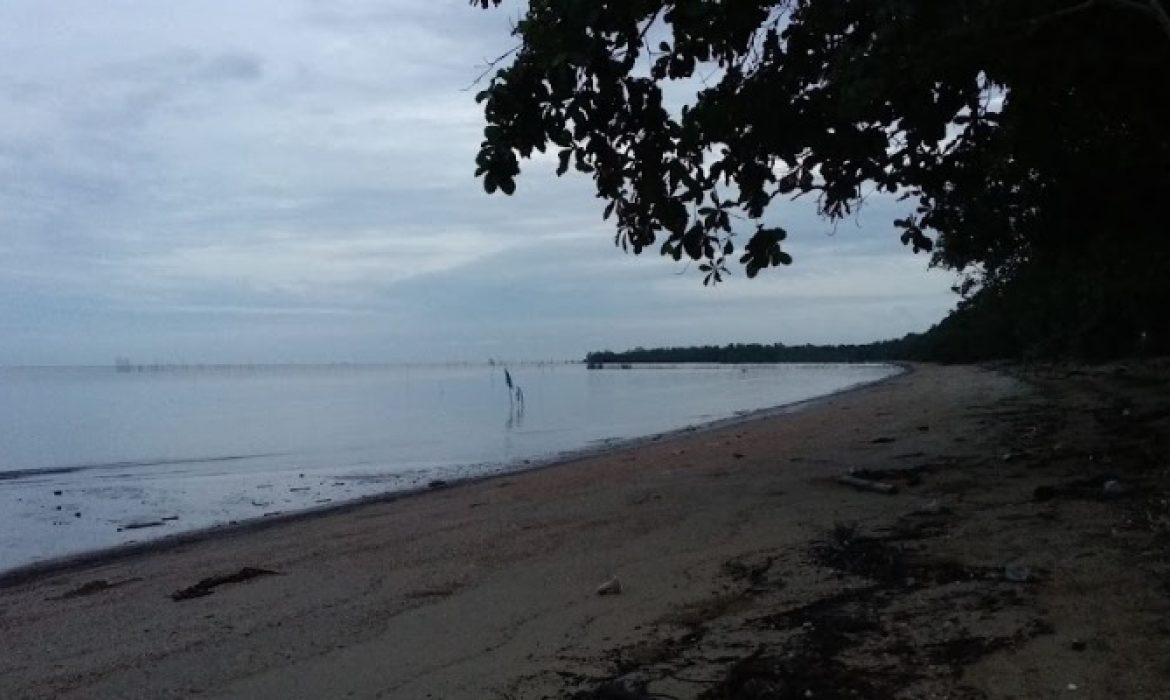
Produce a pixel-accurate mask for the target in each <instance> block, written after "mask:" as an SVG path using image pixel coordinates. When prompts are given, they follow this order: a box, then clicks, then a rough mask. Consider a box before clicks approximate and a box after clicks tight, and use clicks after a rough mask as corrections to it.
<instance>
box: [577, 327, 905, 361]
mask: <svg viewBox="0 0 1170 700" xmlns="http://www.w3.org/2000/svg"><path fill="white" fill-rule="evenodd" d="M920 338H921V336H918V335H913V334H912V335H908V336H906V337H905V338H902V339H900V340H883V341H880V342H877V343H868V344H865V345H784V344H782V343H776V344H775V345H759V344H754V343H753V344H741V343H733V344H731V345H723V346H718V345H701V346H691V347H677V348H634V349H633V350H626V351H623V352H612V351H610V350H605V351H602V352H591V353H589V354H588V355H586V356H585V362H586V363H588V364H590V365H597V364H602V365H607V364H608V365H614V364H617V365H623V364H631V363H661V364H677V363H683V362H716V363H721V364H762V363H771V362H886V361H894V360H912V359H917V358H916V357H915V356H914V352H913V347H914V345H915V343H916V342H917V341H918V340H919V339H920Z"/></svg>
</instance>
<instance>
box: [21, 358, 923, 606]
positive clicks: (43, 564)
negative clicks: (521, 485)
mask: <svg viewBox="0 0 1170 700" xmlns="http://www.w3.org/2000/svg"><path fill="white" fill-rule="evenodd" d="M864 364H874V365H883V366H890V367H897V368H898V369H899V370H900V371H897V372H893V373H891V374H889V375H888V376H885V377H882V378H881V379H877V380H873V381H867V382H861V383H858V384H855V385H852V386H848V387H846V388H844V389H841V390H839V391H834V392H830V393H828V394H823V395H821V396H816V397H814V398H811V399H805V400H802V401H796V402H793V403H788V404H781V405H777V406H771V407H768V408H762V409H757V410H752V411H747V412H744V413H739V414H736V415H732V416H727V417H724V418H718V419H715V420H712V421H708V422H704V423H697V424H694V425H688V426H684V427H681V428H676V429H673V430H668V431H665V432H661V433H652V434H649V435H643V436H638V437H632V438H623V439H616V440H613V441H606V442H602V443H597V444H593V445H588V446H585V447H581V448H578V449H573V450H566V451H564V452H558V453H554V454H551V455H548V456H547V457H544V458H539V459H531V460H527V461H517V462H511V463H508V464H499V465H490V464H481V465H474V464H468V465H465V466H469V467H470V466H481V467H484V468H485V469H486V470H488V471H486V472H485V473H481V474H474V475H470V476H466V477H460V478H457V479H450V480H447V481H444V482H443V483H442V484H441V485H439V486H430V485H428V486H419V487H415V488H407V489H402V490H397V491H388V492H384V493H379V494H373V495H368V496H361V497H358V498H354V499H350V500H346V501H341V502H334V503H329V504H326V505H321V506H317V507H312V508H305V509H298V510H295V511H288V512H279V513H273V514H271V515H268V516H258V517H255V518H248V519H246V520H240V521H233V522H228V523H223V524H220V525H213V526H211V527H205V528H196V529H192V530H187V531H181V532H176V533H172V534H168V535H164V536H161V537H157V538H152V539H148V540H143V541H140V542H131V543H126V544H120V545H115V546H113V547H103V548H100V549H94V550H89V551H83V552H78V553H76V554H68V555H65V556H61V557H54V558H51V559H46V560H43V561H36V562H31V563H28V564H22V565H19V566H16V567H13V568H11V569H8V570H0V590H2V589H6V588H12V587H16V586H20V585H24V584H28V583H35V582H37V581H39V580H43V579H46V578H49V577H52V576H58V575H63V574H69V573H73V572H77V571H82V570H85V569H88V568H92V567H97V566H101V565H105V564H110V563H114V562H117V561H119V560H124V559H131V558H134V557H138V556H145V555H150V554H154V553H159V552H166V551H170V550H174V549H176V548H179V547H183V546H185V545H191V544H196V543H200V542H204V541H208V540H215V539H226V538H233V537H244V536H247V535H250V534H252V533H256V532H260V531H264V530H269V529H272V528H275V527H279V526H282V525H287V524H290V523H298V522H304V521H309V520H316V519H321V518H328V517H331V516H334V515H339V514H343V513H349V512H352V511H354V510H358V509H361V508H366V507H369V506H373V505H380V504H387V503H393V502H396V501H399V500H403V499H408V498H414V497H417V496H423V495H426V494H430V493H435V492H438V491H445V490H448V489H453V488H459V487H462V486H467V485H470V484H476V483H480V482H484V481H491V480H494V479H501V478H507V477H515V476H523V475H527V474H531V473H533V472H537V471H543V470H547V469H554V468H560V467H567V466H571V465H573V464H575V463H578V462H582V461H585V460H588V459H592V458H595V457H600V456H605V455H614V454H620V453H624V452H628V451H633V450H637V449H639V448H642V447H645V446H647V445H651V444H658V443H661V442H664V441H665V442H669V441H671V440H677V439H681V438H685V437H690V436H694V435H701V434H703V433H706V432H712V431H716V430H720V429H723V428H728V427H733V426H737V425H742V424H745V423H753V422H756V421H766V420H769V419H773V418H777V417H780V416H784V415H788V414H792V413H796V412H798V411H804V410H807V409H809V408H813V407H815V406H817V405H818V404H821V403H824V402H826V401H829V400H831V399H834V398H838V397H841V396H845V395H849V394H854V393H859V392H863V391H867V390H872V389H875V388H877V387H880V386H882V385H884V384H886V383H887V382H890V381H892V380H894V379H897V378H899V377H905V376H907V375H909V374H912V373H913V372H914V371H915V363H910V362H875V363H864Z"/></svg>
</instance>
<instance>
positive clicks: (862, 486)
mask: <svg viewBox="0 0 1170 700" xmlns="http://www.w3.org/2000/svg"><path fill="white" fill-rule="evenodd" d="M833 480H834V481H836V482H837V483H838V484H845V485H846V486H852V487H853V488H855V489H858V490H859V491H873V492H874V493H886V494H890V493H897V492H898V487H897V486H894V485H893V484H887V483H885V482H884V481H873V480H872V479H862V478H861V477H859V476H853V475H852V474H842V475H840V476H838V477H835V478H834V479H833Z"/></svg>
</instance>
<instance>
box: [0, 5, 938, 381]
mask: <svg viewBox="0 0 1170 700" xmlns="http://www.w3.org/2000/svg"><path fill="white" fill-rule="evenodd" d="M512 20H514V12H513V13H510V12H508V11H492V12H484V11H480V10H475V9H472V8H470V7H468V6H467V4H466V3H465V2H463V1H462V0H451V2H434V1H433V0H402V2H396V3H389V4H388V3H385V2H382V1H381V0H329V1H328V2H326V1H325V0H257V2H251V3H242V4H241V3H227V2H224V1H223V0H214V1H209V2H204V3H141V2H131V1H130V0H109V2H103V3H92V2H88V1H83V0H61V2H53V3H44V2H34V1H33V0H13V1H12V2H8V3H3V4H0V25H2V26H5V27H6V30H7V33H6V41H5V43H4V45H3V46H0V183H2V184H0V231H2V234H0V300H3V301H2V302H0V329H2V330H3V331H4V333H5V343H4V344H3V346H0V364H3V363H14V362H46V361H47V362H98V363H105V362H108V361H109V359H110V358H111V357H112V356H113V355H114V354H123V355H130V356H134V357H139V356H141V357H149V358H150V359H152V360H159V361H168V360H178V359H185V360H188V361H226V362H230V361H250V362H251V361H265V360H272V361H297V360H305V361H330V360H332V359H351V360H386V359H393V360H411V359H478V358H480V357H481V356H482V355H484V354H485V353H488V352H490V354H491V355H492V356H495V357H505V356H515V357H520V356H524V357H541V356H545V357H579V356H580V355H581V354H583V353H584V352H585V351H587V350H590V349H596V348H597V347H601V346H609V347H615V348H616V347H627V346H632V345H637V344H642V345H647V344H659V343H665V344H679V343H688V342H700V341H701V342H731V341H751V340H760V341H765V340H767V341H769V342H771V340H777V339H792V340H805V339H807V340H825V341H828V340H834V339H848V340H864V339H872V338H877V337H882V336H886V335H894V334H901V333H902V332H905V330H908V329H912V330H921V329H922V328H925V327H926V326H928V325H929V324H930V323H931V322H933V321H934V320H937V318H938V317H939V316H941V314H942V313H943V312H945V310H946V308H947V307H948V306H949V305H951V304H952V303H953V301H954V298H953V296H952V295H950V294H949V293H947V292H946V291H945V287H946V286H948V285H949V278H947V276H946V275H945V274H942V273H937V272H936V273H931V274H928V273H926V272H924V271H923V267H924V264H923V259H922V258H913V257H911V256H909V255H908V254H906V253H904V252H903V250H902V248H901V246H900V245H898V243H897V241H896V238H895V237H894V235H893V233H892V232H891V230H890V227H889V224H888V221H889V219H892V218H893V216H894V215H896V212H897V206H898V205H896V204H895V203H892V202H890V201H887V200H885V199H882V198H880V197H878V198H875V199H874V201H873V204H872V206H870V207H869V208H868V209H867V210H866V213H864V214H863V215H862V217H861V218H860V220H859V221H860V223H859V224H858V223H855V222H852V221H850V222H843V223H842V224H841V225H839V226H838V227H837V232H836V233H835V234H834V235H826V234H827V232H830V231H831V230H832V227H831V226H830V225H828V224H826V223H825V222H823V221H821V220H819V219H818V218H816V216H815V215H814V213H813V212H812V211H811V208H810V207H809V206H807V205H806V204H803V203H797V204H794V205H791V206H786V207H784V208H783V210H782V211H778V212H777V213H776V214H775V215H774V216H775V221H774V223H779V224H781V225H783V226H785V227H786V228H787V229H789V231H790V232H791V238H790V240H789V242H788V248H789V250H791V251H792V252H793V254H794V256H795V257H796V264H795V265H794V266H793V267H792V268H788V269H784V270H779V271H775V272H774V273H765V274H764V275H762V276H761V279H759V280H755V281H751V282H748V281H746V280H744V279H743V278H742V276H737V277H736V278H735V279H734V280H733V281H731V282H730V283H728V284H727V285H724V286H722V287H720V288H719V289H717V290H714V291H712V290H709V289H703V288H702V286H701V284H700V280H699V278H698V277H697V276H696V275H694V274H683V275H677V274H676V273H678V272H680V271H682V270H684V269H685V268H684V266H681V265H677V264H675V263H673V262H670V261H665V260H662V259H660V258H659V257H658V256H657V255H655V254H654V252H653V251H650V252H648V253H647V254H646V255H644V256H642V257H638V258H635V257H633V256H626V255H622V254H621V253H620V252H618V251H617V250H615V249H614V247H613V246H612V236H613V231H612V229H611V228H610V226H609V225H608V224H606V223H603V222H602V221H601V220H600V210H601V203H600V202H599V201H598V200H597V199H595V197H594V196H593V188H592V183H591V182H590V181H589V180H588V178H586V177H584V176H580V175H578V174H570V176H568V177H566V178H560V179H558V178H556V177H554V176H553V175H552V171H553V168H554V167H555V163H553V162H551V161H550V160H549V159H548V158H544V159H538V160H536V161H533V162H528V163H525V164H524V175H523V176H522V177H521V178H520V180H519V182H518V186H519V187H518V191H517V193H516V195H515V196H514V197H501V196H494V197H488V196H486V195H485V194H484V193H483V190H482V187H481V186H480V183H479V182H478V181H477V180H475V179H474V178H473V177H472V172H473V169H474V164H473V159H474V155H475V151H476V149H477V148H478V144H479V141H480V140H481V132H482V121H481V120H482V116H481V114H480V112H479V107H478V106H477V105H476V104H475V103H474V101H473V99H472V97H473V96H472V93H469V92H466V91H464V90H463V88H465V87H467V85H468V84H469V83H470V82H471V81H472V80H473V79H474V77H475V76H476V75H477V74H478V73H479V71H480V70H481V68H479V66H481V65H482V63H483V60H484V58H485V57H490V56H496V55H499V54H500V53H502V52H503V51H504V50H506V49H507V48H509V47H510V46H511V45H512V42H513V39H512V38H511V37H510V34H509V23H510V21H512ZM858 226H860V228H858ZM769 339H771V340H769Z"/></svg>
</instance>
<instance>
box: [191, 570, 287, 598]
mask: <svg viewBox="0 0 1170 700" xmlns="http://www.w3.org/2000/svg"><path fill="white" fill-rule="evenodd" d="M276 573H277V572H275V571H269V570H268V569H257V568H254V567H251V566H245V567H244V568H242V569H240V570H239V571H237V572H236V573H234V574H228V575H226V576H210V577H208V578H205V579H203V580H202V581H200V582H199V583H197V584H195V585H194V586H189V587H187V588H184V589H182V590H179V591H175V592H174V593H172V594H171V600H173V601H175V602H179V601H180V600H191V599H192V598H202V597H203V596H208V595H211V594H212V593H214V592H215V588H216V586H222V585H224V584H225V583H243V582H244V581H248V580H251V579H254V578H256V577H257V576H273V575H275V574H276Z"/></svg>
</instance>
